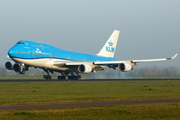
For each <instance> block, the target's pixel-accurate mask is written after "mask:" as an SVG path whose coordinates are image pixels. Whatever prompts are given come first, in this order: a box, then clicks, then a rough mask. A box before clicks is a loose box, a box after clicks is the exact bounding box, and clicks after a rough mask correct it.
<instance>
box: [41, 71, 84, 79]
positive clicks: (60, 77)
mask: <svg viewBox="0 0 180 120" xmlns="http://www.w3.org/2000/svg"><path fill="white" fill-rule="evenodd" d="M44 71H45V72H46V73H47V75H43V78H44V79H46V80H51V76H50V75H49V71H48V70H44ZM50 72H51V71H50ZM51 73H53V72H51ZM76 74H77V75H74V74H73V72H62V73H61V76H58V77H57V79H58V80H65V79H66V77H67V78H68V80H78V79H80V78H81V76H79V74H78V73H77V72H76Z"/></svg>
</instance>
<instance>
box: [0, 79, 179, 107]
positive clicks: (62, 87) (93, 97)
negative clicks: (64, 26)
mask: <svg viewBox="0 0 180 120" xmlns="http://www.w3.org/2000/svg"><path fill="white" fill-rule="evenodd" d="M179 86H180V81H178V80H177V81H176V80H175V81H155V80H154V81H81V82H72V81H71V82H68V81H65V82H9V83H7V82H1V83H0V105H14V104H42V103H63V102H88V101H113V100H141V99H163V98H180V87H179Z"/></svg>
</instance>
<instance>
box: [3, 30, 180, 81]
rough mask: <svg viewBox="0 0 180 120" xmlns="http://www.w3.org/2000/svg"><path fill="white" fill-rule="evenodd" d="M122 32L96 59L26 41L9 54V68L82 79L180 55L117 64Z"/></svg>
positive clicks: (116, 31)
mask: <svg viewBox="0 0 180 120" xmlns="http://www.w3.org/2000/svg"><path fill="white" fill-rule="evenodd" d="M119 33H120V31H118V30H114V32H113V33H112V35H111V36H110V38H109V39H108V41H107V42H106V43H105V45H104V46H103V48H102V49H101V50H100V52H99V53H98V54H96V55H91V54H85V53H79V52H72V51H67V50H62V49H59V48H57V47H54V46H51V45H48V44H44V43H39V42H32V41H26V40H20V41H18V42H17V43H16V44H15V45H14V46H13V47H12V48H11V49H10V50H9V51H8V56H7V57H6V58H7V59H9V61H8V62H6V63H5V67H6V69H8V70H14V71H16V72H18V73H19V74H24V73H25V71H28V68H29V67H35V68H41V69H43V70H44V71H45V72H46V73H47V75H44V76H43V78H45V79H49V80H50V79H51V76H50V75H49V72H51V73H54V72H59V73H61V75H60V76H58V79H66V76H68V79H79V78H81V76H80V75H79V73H85V74H88V73H91V72H94V73H96V72H97V71H101V70H104V69H105V68H112V69H116V68H118V69H119V70H120V71H122V72H128V71H130V70H132V69H133V66H136V63H140V62H150V61H164V60H170V59H175V58H176V56H177V55H178V54H175V55H174V56H173V57H171V58H161V59H146V60H127V61H116V59H115V58H114V54H115V51H116V45H117V41H118V37H119Z"/></svg>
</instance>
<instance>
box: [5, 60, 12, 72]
mask: <svg viewBox="0 0 180 120" xmlns="http://www.w3.org/2000/svg"><path fill="white" fill-rule="evenodd" d="M13 65H14V62H11V61H8V62H6V63H5V67H6V69H8V70H13Z"/></svg>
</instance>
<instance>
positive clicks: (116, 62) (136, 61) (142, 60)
mask: <svg viewBox="0 0 180 120" xmlns="http://www.w3.org/2000/svg"><path fill="white" fill-rule="evenodd" d="M177 55H178V54H175V55H174V56H173V57H171V58H160V59H141V60H129V61H98V62H94V64H95V65H103V64H106V65H109V64H111V65H113V64H120V63H124V62H128V63H130V64H134V65H135V64H136V63H141V62H153V61H165V60H171V59H175V58H176V57H177ZM134 65H132V66H134Z"/></svg>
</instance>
